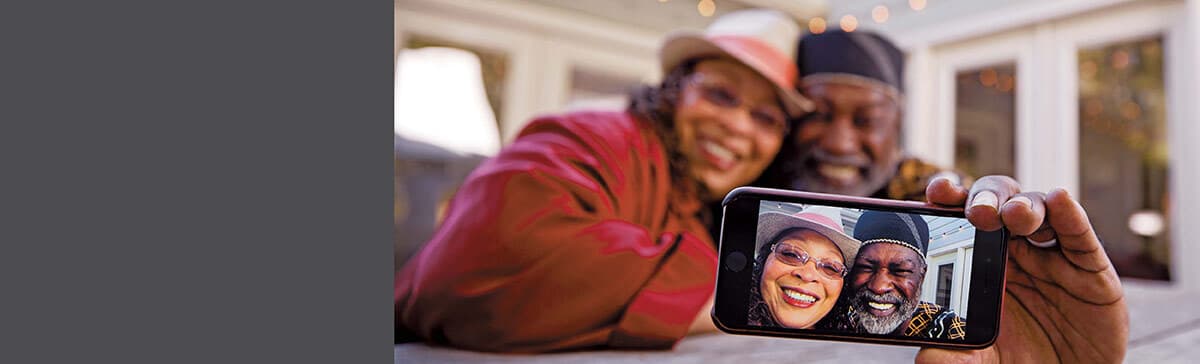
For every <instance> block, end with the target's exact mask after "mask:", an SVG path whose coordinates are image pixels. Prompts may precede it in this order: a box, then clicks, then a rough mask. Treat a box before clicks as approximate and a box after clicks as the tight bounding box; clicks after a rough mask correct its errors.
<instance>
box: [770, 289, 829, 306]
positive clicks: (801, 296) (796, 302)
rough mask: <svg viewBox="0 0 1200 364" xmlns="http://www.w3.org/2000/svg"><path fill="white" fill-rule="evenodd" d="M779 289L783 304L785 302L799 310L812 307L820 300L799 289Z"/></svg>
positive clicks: (814, 295) (812, 294)
mask: <svg viewBox="0 0 1200 364" xmlns="http://www.w3.org/2000/svg"><path fill="white" fill-rule="evenodd" d="M779 288H780V291H782V294H780V296H781V298H783V302H786V303H787V304H789V305H792V306H796V307H799V308H809V307H812V305H813V304H814V303H816V302H817V301H819V300H821V299H820V298H818V297H817V295H816V294H814V293H812V292H809V291H806V290H803V289H800V288H792V287H779Z"/></svg>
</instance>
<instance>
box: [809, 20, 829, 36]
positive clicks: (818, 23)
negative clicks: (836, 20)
mask: <svg viewBox="0 0 1200 364" xmlns="http://www.w3.org/2000/svg"><path fill="white" fill-rule="evenodd" d="M808 32H809V33H812V34H821V33H824V32H825V18H812V19H809V20H808Z"/></svg>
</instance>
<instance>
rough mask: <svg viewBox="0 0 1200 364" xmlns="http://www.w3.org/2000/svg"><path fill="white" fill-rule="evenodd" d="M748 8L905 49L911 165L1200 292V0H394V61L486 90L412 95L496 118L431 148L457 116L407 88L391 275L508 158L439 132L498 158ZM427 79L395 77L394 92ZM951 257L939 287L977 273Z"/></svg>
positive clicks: (1119, 263)
mask: <svg viewBox="0 0 1200 364" xmlns="http://www.w3.org/2000/svg"><path fill="white" fill-rule="evenodd" d="M749 7H770V8H776V9H779V10H783V11H785V12H787V13H789V14H792V15H793V16H795V17H796V19H797V22H799V23H800V24H801V25H802V26H804V27H806V28H808V29H809V31H810V32H823V31H825V30H828V29H834V28H841V29H844V30H848V31H861V30H866V29H871V30H875V31H878V32H880V33H882V34H884V35H886V36H888V37H889V38H891V39H892V40H893V41H895V42H896V43H897V45H899V46H900V47H901V48H902V49H903V50H905V52H906V53H907V54H908V66H907V69H906V83H907V84H906V89H907V93H908V95H907V99H906V103H907V113H906V115H905V119H906V123H905V133H904V143H905V146H906V148H907V149H908V150H909V151H910V152H911V153H912V154H914V155H917V156H919V157H922V158H925V159H928V160H931V161H935V162H937V163H939V164H941V165H943V166H947V167H956V168H959V169H961V170H963V171H966V172H968V173H970V174H972V175H975V176H981V175H986V174H997V173H998V174H1007V175H1012V176H1014V177H1016V178H1017V179H1018V180H1019V181H1020V182H1021V183H1022V184H1023V185H1025V186H1027V187H1028V188H1031V189H1037V190H1043V191H1046V190H1049V189H1051V188H1054V187H1059V186H1062V187H1065V188H1066V189H1067V190H1068V191H1070V192H1071V193H1072V194H1073V195H1075V196H1077V197H1078V198H1079V199H1080V200H1081V201H1082V202H1083V204H1084V206H1085V207H1086V208H1087V209H1088V211H1089V213H1090V217H1091V219H1092V221H1093V223H1094V225H1095V227H1096V229H1097V230H1098V233H1099V235H1100V237H1101V239H1102V240H1103V241H1104V243H1105V248H1106V250H1107V251H1108V253H1109V255H1110V256H1111V257H1112V259H1113V261H1114V264H1116V267H1117V270H1118V272H1119V273H1120V274H1121V275H1122V276H1123V277H1126V278H1132V280H1127V281H1129V282H1146V283H1145V284H1146V285H1150V286H1157V285H1158V284H1154V283H1150V281H1163V282H1170V283H1169V284H1166V285H1163V286H1164V287H1166V288H1165V289H1174V288H1178V287H1187V288H1200V265H1196V264H1188V262H1190V261H1194V260H1200V247H1198V246H1196V245H1194V244H1188V241H1187V238H1188V237H1192V236H1200V225H1198V224H1194V223H1193V224H1188V223H1187V222H1195V221H1200V192H1197V191H1196V190H1194V189H1185V188H1183V187H1185V186H1188V185H1189V183H1188V182H1187V181H1196V180H1200V162H1198V161H1197V158H1198V157H1200V146H1197V144H1198V143H1196V142H1194V141H1195V140H1200V102H1197V100H1200V72H1197V70H1196V69H1195V68H1196V67H1195V65H1197V64H1200V45H1198V44H1200V25H1198V23H1200V0H1164V1H1157V0H1141V1H1132V0H1090V1H1084V0H1012V1H989V0H838V1H828V0H604V1H556V0H528V1H512V0H494V1H471V0H397V1H396V2H395V19H396V21H395V22H396V44H395V47H396V48H395V49H396V55H397V59H398V60H399V59H402V58H405V57H406V54H408V52H411V51H410V50H418V49H422V48H427V47H445V48H453V49H459V50H463V51H465V52H462V53H464V54H469V55H471V56H470V58H472V59H477V61H475V62H477V63H478V64H479V70H478V75H477V76H474V77H476V78H478V79H480V80H481V82H476V83H475V85H474V86H454V85H449V84H448V83H445V84H437V85H429V86H421V87H418V88H417V89H425V88H433V87H444V88H446V89H445V90H441V91H439V92H438V93H448V94H451V95H464V96H460V97H461V98H462V99H461V100H456V101H451V102H449V103H447V104H445V105H448V106H439V107H440V108H441V109H438V108H439V107H434V108H426V109H430V110H444V109H447V108H452V107H456V106H449V105H462V108H464V109H466V108H468V106H466V105H467V103H468V102H469V101H466V99H468V98H474V97H468V96H466V95H476V94H482V95H484V96H481V97H478V98H475V99H478V100H486V102H483V101H478V102H475V103H476V104H479V105H483V106H486V107H482V106H480V107H476V106H469V108H470V109H473V110H484V109H487V110H488V112H490V113H491V114H490V115H481V116H472V117H458V118H460V119H465V118H469V119H472V120H459V119H456V120H453V123H454V125H459V126H456V127H453V128H450V129H448V130H451V131H453V134H450V135H447V133H446V132H438V133H432V134H430V133H425V134H424V136H422V134H421V133H420V132H410V131H405V130H406V128H409V127H410V126H412V125H414V124H436V125H442V124H446V125H449V123H451V120H446V118H447V116H446V115H448V113H440V112H435V111H425V112H412V113H409V112H410V111H411V110H409V111H405V110H401V109H400V108H401V107H400V105H403V104H404V102H407V101H405V100H400V99H399V98H401V97H409V96H405V95H404V94H403V93H401V92H399V91H398V92H397V98H398V100H397V105H398V106H397V119H396V120H395V122H396V124H397V128H396V130H397V133H398V137H397V145H398V146H397V148H396V151H397V176H396V178H397V186H398V187H397V192H396V193H397V196H396V197H397V201H398V202H397V264H398V265H399V264H401V263H402V262H403V261H404V259H407V257H408V255H409V254H411V252H412V251H414V250H415V249H416V248H417V247H418V246H419V245H420V244H422V243H424V241H425V240H428V239H429V235H430V234H431V232H432V229H433V226H432V225H431V224H433V223H434V222H435V217H436V214H437V209H438V204H439V203H440V202H441V201H443V200H444V199H445V198H448V196H449V195H450V194H451V193H452V191H453V189H454V188H455V187H456V185H457V183H458V182H460V181H461V179H462V178H463V177H465V175H466V173H468V172H469V170H470V168H472V167H473V166H474V165H475V164H476V163H478V161H480V160H482V158H485V157H487V156H488V155H490V154H489V153H494V148H491V149H487V148H484V149H481V150H474V151H471V150H467V151H463V150H456V149H455V148H460V147H456V146H454V145H451V144H454V143H451V142H447V141H439V140H440V139H439V138H449V139H454V140H476V139H472V138H485V139H486V138H491V139H490V140H491V141H493V142H496V143H497V144H496V145H498V146H502V145H504V144H505V143H507V142H509V141H511V139H512V137H513V136H514V135H515V133H516V132H517V131H519V130H520V128H521V126H523V125H524V123H526V122H528V121H529V120H530V119H531V118H532V117H534V116H536V115H538V114H542V113H550V112H561V111H566V110H571V109H579V108H607V109H618V108H622V107H623V106H624V104H625V102H626V100H627V99H626V97H625V93H626V91H627V90H628V89H629V87H632V86H634V85H636V84H639V83H645V82H653V81H654V80H655V79H657V78H658V77H659V75H658V73H659V72H658V62H657V60H656V55H655V52H656V49H657V46H658V42H659V40H660V39H661V38H662V36H663V35H665V34H666V33H667V32H669V31H670V30H672V29H679V28H686V29H696V30H699V29H703V27H704V26H705V25H707V24H708V22H709V21H711V19H712V18H713V17H714V16H718V15H720V14H722V13H724V12H728V11H732V10H737V9H743V8H749ZM403 63H404V62H402V61H398V65H402V64H403ZM436 68H437V67H433V68H432V69H436ZM429 72H434V71H429ZM445 72H458V71H449V70H448V68H447V70H446V71H445ZM397 74H398V75H402V74H404V72H403V70H398V71H397ZM422 74H425V75H432V73H422ZM439 77H444V78H446V79H449V76H435V77H431V78H432V79H439ZM418 78H424V77H418ZM413 79H414V78H413V77H409V78H408V80H406V79H405V78H404V77H398V79H397V85H398V86H397V89H398V90H400V89H402V88H403V87H407V86H405V83H406V82H415V81H412V80H413ZM430 90H431V92H429V93H421V92H418V93H415V94H414V93H412V92H409V93H408V95H415V96H425V97H428V96H430V95H433V94H434V92H432V89H430ZM415 96H414V97H415ZM422 104H428V103H422ZM485 104H486V105H485ZM410 109H411V108H410ZM484 114H486V113H484ZM489 123H490V124H489ZM469 125H478V126H469ZM406 133H408V134H406ZM429 135H440V137H430V136H429ZM455 138H458V139H455ZM402 140H403V141H405V143H409V142H413V143H420V144H419V145H421V147H420V148H416V149H419V150H420V151H421V152H419V153H422V154H417V153H418V152H410V150H414V148H407V147H405V148H402V147H400V146H399V145H400V143H401V142H402ZM471 144H478V143H475V142H473V143H471ZM460 149H461V148H460ZM433 150H441V151H442V152H432V151H433ZM401 166H403V167H401ZM414 166H422V167H414ZM434 166H437V167H434ZM418 181H420V182H418ZM957 254H961V253H956V255H957ZM947 259H948V260H946V263H945V264H942V263H939V264H940V265H939V266H938V267H939V268H938V269H939V275H950V276H959V275H962V274H964V273H965V272H966V271H967V269H966V268H967V267H962V266H959V265H963V264H961V263H958V262H962V260H961V259H949V258H947ZM943 270H945V272H943ZM1134 284H1142V283H1134Z"/></svg>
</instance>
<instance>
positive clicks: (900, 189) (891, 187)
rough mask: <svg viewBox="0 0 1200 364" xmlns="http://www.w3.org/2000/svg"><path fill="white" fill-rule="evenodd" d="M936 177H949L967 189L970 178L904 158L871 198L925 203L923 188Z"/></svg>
mask: <svg viewBox="0 0 1200 364" xmlns="http://www.w3.org/2000/svg"><path fill="white" fill-rule="evenodd" d="M937 177H949V178H950V180H952V181H955V182H958V183H959V184H962V185H963V186H966V187H968V188H970V187H971V182H972V181H971V178H970V177H967V176H966V175H964V174H962V173H958V172H956V171H952V170H946V169H943V168H941V167H938V166H936V165H934V164H931V163H928V162H925V161H922V160H920V159H917V158H911V157H910V158H905V159H904V160H901V161H900V164H899V165H898V166H896V174H895V175H893V176H892V179H891V180H889V181H888V184H887V185H886V186H884V187H883V188H881V189H879V191H876V192H875V193H874V194H872V195H871V197H874V198H886V199H892V200H908V201H925V187H926V186H928V185H929V181H932V180H933V179H934V178H937Z"/></svg>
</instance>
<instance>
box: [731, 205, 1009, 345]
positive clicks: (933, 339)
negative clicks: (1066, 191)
mask: <svg viewBox="0 0 1200 364" xmlns="http://www.w3.org/2000/svg"><path fill="white" fill-rule="evenodd" d="M722 205H723V206H724V211H723V214H722V217H721V235H720V239H719V245H720V246H719V247H718V254H719V259H720V261H719V264H720V269H719V270H718V272H717V287H716V288H717V289H716V298H715V302H714V305H713V311H712V316H713V320H714V322H715V323H716V324H717V327H718V328H720V329H722V330H723V331H725V332H728V333H734V334H742V335H762V336H782V337H792V338H806V339H823V340H836V341H855V342H870V343H881V344H894V345H917V346H937V347H947V348H982V347H986V346H988V345H991V344H992V343H993V342H994V341H995V339H996V337H997V335H998V332H999V331H998V330H999V323H1000V312H1001V305H1002V299H1003V294H1004V276H1005V273H1004V271H1005V262H1006V261H1007V232H1006V231H1005V230H1004V229H1000V230H996V231H982V230H979V229H976V228H975V226H974V225H971V223H970V221H968V220H967V219H966V216H965V215H964V213H963V211H962V209H961V208H948V207H941V206H934V205H929V204H926V203H923V202H915V201H896V200H881V199H872V198H863V197H852V196H841V195H826V194H817V193H807V192H799V191H787V190H774V189H766V188H755V187H741V188H738V189H735V190H734V191H733V192H731V193H730V194H729V195H728V196H727V197H726V198H725V201H724V202H723V203H722Z"/></svg>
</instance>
